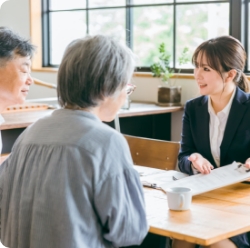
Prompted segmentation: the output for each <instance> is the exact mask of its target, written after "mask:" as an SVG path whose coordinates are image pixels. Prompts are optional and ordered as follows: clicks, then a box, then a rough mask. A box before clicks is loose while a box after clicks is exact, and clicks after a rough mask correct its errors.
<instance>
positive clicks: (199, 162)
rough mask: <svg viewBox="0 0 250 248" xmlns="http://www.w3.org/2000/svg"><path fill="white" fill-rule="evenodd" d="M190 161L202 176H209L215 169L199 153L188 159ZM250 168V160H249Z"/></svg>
mask: <svg viewBox="0 0 250 248" xmlns="http://www.w3.org/2000/svg"><path fill="white" fill-rule="evenodd" d="M188 160H189V161H191V162H192V164H193V167H194V168H195V169H196V170H198V171H199V172H200V173H202V174H209V173H210V172H211V170H212V169H213V168H214V167H213V166H212V165H211V164H210V162H208V160H206V159H205V158H203V157H202V156H201V155H200V154H199V153H193V154H191V155H190V156H189V158H188ZM249 166H250V160H249Z"/></svg>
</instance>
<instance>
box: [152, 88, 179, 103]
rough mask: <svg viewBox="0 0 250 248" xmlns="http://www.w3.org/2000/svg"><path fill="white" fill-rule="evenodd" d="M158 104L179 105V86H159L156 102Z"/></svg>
mask: <svg viewBox="0 0 250 248" xmlns="http://www.w3.org/2000/svg"><path fill="white" fill-rule="evenodd" d="M157 104H158V105H159V106H180V105H181V86H173V87H166V86H159V87H158V103H157Z"/></svg>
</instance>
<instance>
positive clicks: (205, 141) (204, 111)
mask: <svg viewBox="0 0 250 248" xmlns="http://www.w3.org/2000/svg"><path fill="white" fill-rule="evenodd" d="M196 113H197V118H196V121H197V123H196V128H197V134H199V136H202V139H201V137H199V138H198V139H197V140H200V144H199V148H200V149H201V153H202V154H203V155H204V157H205V158H206V159H207V160H209V161H210V162H211V163H212V164H213V165H214V166H216V164H215V161H214V159H213V156H212V153H211V147H210V137H209V133H210V132H209V123H210V115H209V113H208V97H207V96H205V97H204V98H203V99H202V101H201V105H199V106H197V108H196ZM201 116H202V117H203V118H201Z"/></svg>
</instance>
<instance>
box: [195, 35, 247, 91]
mask: <svg viewBox="0 0 250 248" xmlns="http://www.w3.org/2000/svg"><path fill="white" fill-rule="evenodd" d="M199 54H200V55H201V58H202V56H203V55H205V56H206V59H207V63H208V66H209V67H211V68H212V69H213V70H215V71H217V72H218V73H219V74H220V75H221V77H222V73H223V72H228V71H230V70H232V69H235V70H236V71H237V74H236V76H235V77H234V80H233V82H234V83H235V85H236V86H238V87H239V88H240V89H241V90H243V91H244V92H249V89H250V86H249V81H248V79H247V77H246V75H245V74H244V72H243V70H244V67H245V63H246V52H245V49H244V48H243V46H242V44H241V43H240V42H239V41H238V40H237V39H235V38H234V37H232V36H220V37H217V38H214V39H210V40H208V41H205V42H203V43H202V44H200V45H199V46H198V47H197V48H196V50H195V52H194V54H193V57H192V62H193V64H195V63H196V62H197V57H198V55H199Z"/></svg>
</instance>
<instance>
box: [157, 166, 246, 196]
mask: <svg viewBox="0 0 250 248" xmlns="http://www.w3.org/2000/svg"><path fill="white" fill-rule="evenodd" d="M249 177H250V170H248V169H247V168H246V167H245V166H244V165H243V164H240V163H236V162H233V163H232V164H230V165H226V166H222V167H220V168H217V169H214V170H212V171H211V173H210V174H206V175H203V174H197V175H193V176H189V177H185V178H182V179H180V180H177V181H173V182H169V181H168V182H166V183H162V182H161V185H160V187H161V188H162V189H163V190H165V191H166V189H167V188H171V187H188V188H190V189H191V190H192V194H193V195H198V194H201V193H205V192H208V191H210V190H213V189H217V188H221V187H224V186H227V185H230V184H234V183H237V182H241V181H244V180H246V179H247V178H249Z"/></svg>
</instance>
